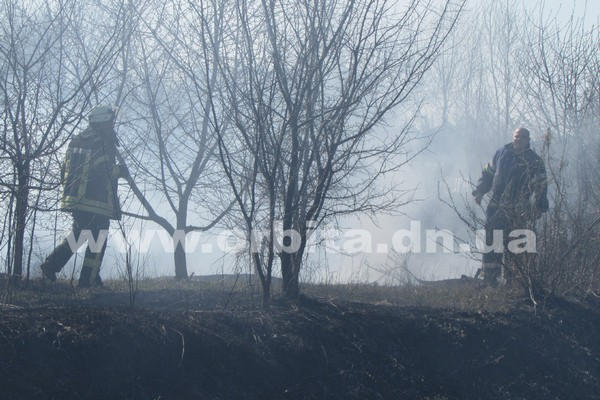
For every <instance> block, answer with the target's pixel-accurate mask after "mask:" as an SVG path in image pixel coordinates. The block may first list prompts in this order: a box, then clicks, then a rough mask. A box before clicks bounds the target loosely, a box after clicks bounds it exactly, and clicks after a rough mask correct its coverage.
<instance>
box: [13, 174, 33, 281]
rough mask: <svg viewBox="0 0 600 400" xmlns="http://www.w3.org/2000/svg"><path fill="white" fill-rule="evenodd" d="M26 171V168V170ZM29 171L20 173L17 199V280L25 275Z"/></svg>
mask: <svg viewBox="0 0 600 400" xmlns="http://www.w3.org/2000/svg"><path fill="white" fill-rule="evenodd" d="M24 169H25V168H24ZM28 185H29V179H28V171H27V170H26V171H23V172H21V173H19V177H18V187H17V198H16V202H15V241H14V253H13V276H14V278H15V279H16V280H19V279H21V276H22V275H23V253H24V247H25V243H24V242H25V228H26V226H25V225H26V222H27V209H28V205H29V204H28V197H29V188H28Z"/></svg>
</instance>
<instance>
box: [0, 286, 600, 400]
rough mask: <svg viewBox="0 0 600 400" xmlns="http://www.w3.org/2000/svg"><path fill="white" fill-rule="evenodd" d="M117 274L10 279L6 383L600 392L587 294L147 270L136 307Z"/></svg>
mask: <svg viewBox="0 0 600 400" xmlns="http://www.w3.org/2000/svg"><path fill="white" fill-rule="evenodd" d="M220 285H221V286H220ZM111 287H112V288H111V289H102V290H95V291H77V290H75V289H72V288H70V287H69V286H68V285H67V284H64V283H63V284H60V283H59V284H56V285H47V284H42V283H39V282H38V283H35V285H34V287H30V288H28V289H20V290H17V291H13V292H12V293H11V297H10V298H9V299H7V300H9V302H10V304H11V306H7V305H4V306H3V307H2V310H1V312H0V354H1V359H0V385H1V387H2V393H3V395H2V398H7V399H109V398H110V399H271V398H272V399H438V400H440V399H550V398H553V399H554V398H556V399H598V398H600V340H598V337H600V335H599V334H600V306H599V305H598V304H597V303H594V302H593V301H591V300H590V301H586V302H575V301H568V300H565V299H556V298H552V299H548V300H547V301H546V302H544V303H543V304H540V305H539V306H538V307H537V309H536V310H535V311H534V310H533V308H532V307H531V306H530V305H528V303H527V301H526V299H525V298H520V297H519V296H518V294H515V293H512V294H510V293H507V292H505V291H501V290H500V291H493V290H490V289H485V288H477V287H471V288H446V289H440V288H435V289H432V288H421V289H419V288H404V289H393V288H383V287H373V286H360V287H359V286H355V287H348V286H345V287H344V286H339V287H321V286H311V287H307V288H305V289H306V292H307V293H309V295H308V296H307V297H305V298H303V299H301V301H300V302H299V303H298V304H290V303H286V302H283V301H280V300H275V301H274V304H273V305H272V307H271V308H270V310H268V311H265V310H262V309H261V308H260V307H259V306H258V301H257V297H258V296H256V293H254V294H253V292H252V291H248V290H237V289H235V288H234V289H232V288H231V285H227V284H220V283H214V282H212V283H207V282H189V283H183V284H175V283H170V282H167V281H149V282H146V283H143V285H142V287H141V288H140V290H139V293H138V296H137V300H136V306H135V307H133V308H132V307H130V305H129V295H128V293H127V292H126V291H125V290H123V289H122V288H120V287H118V285H116V284H112V286H111ZM352 299H358V300H360V302H357V301H351V300H352Z"/></svg>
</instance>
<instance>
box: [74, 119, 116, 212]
mask: <svg viewBox="0 0 600 400" xmlns="http://www.w3.org/2000/svg"><path fill="white" fill-rule="evenodd" d="M113 138H114V133H112V132H109V133H105V132H98V131H96V130H94V129H93V128H92V127H88V128H87V129H85V130H84V131H83V132H81V133H80V134H79V135H76V136H74V137H73V139H72V140H71V143H69V147H68V148H67V154H66V157H65V165H64V176H63V185H64V187H63V197H62V209H63V210H66V211H75V210H79V211H87V212H91V213H95V214H100V215H105V216H107V217H109V218H111V219H120V218H121V209H120V206H119V199H118V197H117V180H118V178H119V167H118V166H117V165H116V164H115V158H116V144H115V142H114V139H113Z"/></svg>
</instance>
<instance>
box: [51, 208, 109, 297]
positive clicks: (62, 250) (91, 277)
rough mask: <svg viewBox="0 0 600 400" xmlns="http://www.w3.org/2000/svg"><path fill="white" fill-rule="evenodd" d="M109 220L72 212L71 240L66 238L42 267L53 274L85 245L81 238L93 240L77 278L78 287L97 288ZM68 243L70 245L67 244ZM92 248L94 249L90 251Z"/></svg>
mask: <svg viewBox="0 0 600 400" xmlns="http://www.w3.org/2000/svg"><path fill="white" fill-rule="evenodd" d="M109 226H110V220H109V218H108V217H106V216H104V215H100V214H94V213H90V212H85V211H73V228H72V232H71V234H70V237H71V240H67V239H66V238H65V239H64V240H63V241H62V242H61V243H60V244H59V245H58V246H57V247H56V248H55V249H54V251H53V252H52V253H51V254H50V255H49V256H48V257H47V258H46V260H45V261H44V264H43V265H44V267H45V268H47V269H48V270H50V271H53V272H55V273H58V272H60V270H61V269H62V268H63V267H64V266H65V264H66V263H67V261H69V259H70V258H71V256H72V255H73V252H74V251H77V250H78V248H79V247H81V246H82V245H85V244H86V241H83V238H86V237H87V238H90V237H89V236H81V235H82V232H83V233H84V235H91V238H90V239H93V240H94V242H95V245H94V246H92V245H91V244H90V243H87V245H88V247H87V249H86V251H85V258H84V260H83V266H82V268H81V274H80V276H79V285H80V286H84V287H87V286H97V285H101V284H102V280H101V279H100V265H101V264H102V258H103V257H104V252H105V250H106V241H107V240H106V239H107V234H108V228H109ZM69 242H70V243H69ZM92 247H94V248H93V249H92Z"/></svg>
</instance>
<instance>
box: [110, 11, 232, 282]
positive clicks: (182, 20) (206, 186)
mask: <svg viewBox="0 0 600 400" xmlns="http://www.w3.org/2000/svg"><path fill="white" fill-rule="evenodd" d="M226 4H227V2H218V1H211V2H200V3H197V2H194V1H174V2H170V3H169V4H168V5H163V4H162V3H148V4H147V5H146V7H145V8H140V9H138V10H137V15H138V16H139V20H140V23H139V28H138V30H137V32H136V34H135V35H134V36H133V37H132V41H131V42H130V43H129V46H130V48H131V53H130V55H129V58H128V61H127V62H128V63H129V64H128V65H127V69H130V70H131V71H132V72H131V73H130V74H131V76H130V77H129V78H128V81H127V88H128V89H127V91H128V92H129V94H128V98H127V101H124V102H123V104H124V106H123V108H122V114H121V115H122V117H124V118H126V119H127V121H129V122H127V121H126V122H125V123H123V124H122V129H124V130H126V132H125V134H126V135H127V136H129V142H128V143H126V144H125V151H124V152H123V153H124V158H123V159H122V160H123V161H124V162H127V164H129V165H130V167H131V170H132V171H133V176H132V177H129V178H128V183H129V186H130V187H131V189H132V191H133V193H134V195H135V197H136V199H137V200H138V202H139V203H140V204H141V205H142V206H143V209H144V213H142V214H140V213H137V212H130V211H125V214H126V215H130V216H134V217H137V218H142V219H147V220H150V221H153V222H155V223H157V224H158V225H159V226H161V227H162V228H163V229H165V230H166V231H167V232H168V233H169V234H170V235H171V236H172V238H173V244H174V250H175V251H174V264H175V277H176V278H177V279H186V278H187V277H188V271H187V260H186V252H185V238H186V235H187V234H188V233H189V232H192V231H206V230H209V229H211V228H212V227H214V226H215V225H216V224H217V223H219V221H220V220H221V219H222V218H223V217H224V216H225V215H226V213H227V212H228V211H229V210H230V207H231V205H230V204H231V200H230V199H228V196H229V192H228V191H223V190H222V186H221V185H219V183H218V181H219V175H218V173H219V168H218V167H219V163H218V160H217V159H216V158H215V156H214V155H215V150H216V143H217V141H216V138H215V135H214V132H213V129H212V127H211V125H210V123H209V122H210V107H209V94H210V93H211V92H213V91H215V90H216V89H215V87H216V85H217V84H218V80H217V77H218V74H217V72H218V68H217V64H216V60H217V59H218V57H217V55H216V54H213V51H214V49H213V48H212V47H211V46H210V45H209V43H210V42H211V40H216V41H218V40H219V37H220V36H221V35H222V31H223V26H224V24H225V20H224V18H225V17H224V15H225V14H224V10H225V6H226ZM209 37H210V38H212V39H209ZM124 65H125V62H124ZM165 204H166V205H167V206H166V207H165V206H164V205H165ZM193 220H195V221H197V222H196V223H194V222H193Z"/></svg>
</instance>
